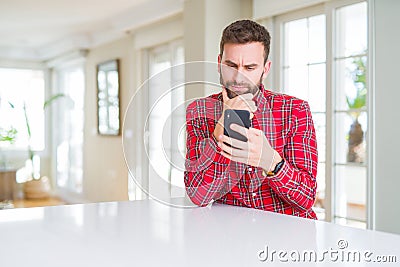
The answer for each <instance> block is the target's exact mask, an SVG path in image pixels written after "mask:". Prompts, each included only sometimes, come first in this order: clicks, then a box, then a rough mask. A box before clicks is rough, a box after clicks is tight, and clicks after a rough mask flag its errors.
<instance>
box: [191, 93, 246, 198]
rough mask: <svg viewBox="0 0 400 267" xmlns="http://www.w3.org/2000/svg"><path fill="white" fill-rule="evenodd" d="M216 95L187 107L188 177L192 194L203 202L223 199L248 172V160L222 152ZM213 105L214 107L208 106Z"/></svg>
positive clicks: (196, 101)
mask: <svg viewBox="0 0 400 267" xmlns="http://www.w3.org/2000/svg"><path fill="white" fill-rule="evenodd" d="M203 101H209V102H210V101H213V100H212V99H206V100H205V99H199V100H195V101H194V102H192V103H191V104H190V105H189V106H188V108H187V110H186V133H187V138H186V149H187V152H186V161H185V172H184V181H185V188H186V192H187V194H188V196H189V197H190V199H191V200H192V202H193V203H194V204H196V205H199V206H206V205H208V204H209V203H210V202H211V201H212V200H216V199H219V198H220V197H222V196H223V195H225V194H226V193H227V192H228V191H229V189H230V188H231V187H232V186H233V185H235V184H236V183H237V181H238V180H239V179H240V177H241V175H240V174H241V173H244V164H241V163H237V162H233V161H230V160H229V159H227V158H225V157H224V156H222V155H221V154H220V153H219V152H220V150H221V149H220V148H219V147H218V145H217V140H216V139H215V137H214V135H213V134H212V133H213V132H214V127H215V126H214V125H215V124H216V121H217V120H218V119H219V118H216V116H215V114H214V105H215V103H203ZM207 107H210V110H207Z"/></svg>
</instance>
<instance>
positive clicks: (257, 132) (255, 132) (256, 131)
mask: <svg viewBox="0 0 400 267" xmlns="http://www.w3.org/2000/svg"><path fill="white" fill-rule="evenodd" d="M248 133H249V134H253V135H255V136H261V135H264V132H263V131H261V130H260V129H256V128H251V127H250V128H249V129H248Z"/></svg>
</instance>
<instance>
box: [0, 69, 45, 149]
mask: <svg viewBox="0 0 400 267" xmlns="http://www.w3.org/2000/svg"><path fill="white" fill-rule="evenodd" d="M0 81H1V84H0V130H1V131H8V130H10V129H12V128H14V129H15V130H16V131H17V133H16V139H15V142H14V143H13V144H10V143H9V142H0V147H1V149H2V150H22V151H27V148H28V146H29V145H30V146H31V148H32V150H35V151H42V150H44V148H45V134H44V132H45V128H44V121H45V119H44V112H43V104H44V99H45V83H44V72H43V71H41V70H30V69H6V68H0ZM24 107H25V108H26V114H27V118H28V120H29V125H30V131H31V138H30V140H29V135H28V129H27V124H26V120H25V115H24Z"/></svg>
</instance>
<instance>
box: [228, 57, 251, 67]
mask: <svg viewBox="0 0 400 267" xmlns="http://www.w3.org/2000/svg"><path fill="white" fill-rule="evenodd" d="M225 63H226V64H229V65H233V66H235V67H236V66H237V64H236V63H235V62H233V61H231V60H229V59H227V60H225ZM244 66H245V67H257V66H258V64H257V63H251V64H247V65H244Z"/></svg>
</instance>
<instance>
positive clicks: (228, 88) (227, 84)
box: [219, 71, 262, 99]
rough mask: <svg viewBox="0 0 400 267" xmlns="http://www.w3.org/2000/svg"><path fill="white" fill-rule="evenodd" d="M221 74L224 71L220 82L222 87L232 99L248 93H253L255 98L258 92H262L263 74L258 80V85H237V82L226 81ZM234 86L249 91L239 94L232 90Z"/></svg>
mask: <svg viewBox="0 0 400 267" xmlns="http://www.w3.org/2000/svg"><path fill="white" fill-rule="evenodd" d="M221 73H222V71H221V72H220V74H219V82H220V84H221V85H222V86H224V87H225V89H226V93H227V95H228V97H229V98H230V99H232V98H234V97H237V96H238V95H244V94H247V93H251V94H252V95H253V96H255V95H256V94H257V92H258V90H260V86H261V83H262V74H261V76H260V79H259V80H258V83H257V84H255V85H254V84H252V83H246V82H241V83H237V82H236V81H225V80H224V78H223V77H222V74H221ZM232 86H237V87H243V88H247V90H244V91H241V92H237V91H234V90H232V89H231V88H232Z"/></svg>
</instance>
